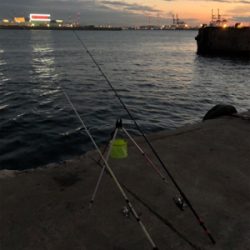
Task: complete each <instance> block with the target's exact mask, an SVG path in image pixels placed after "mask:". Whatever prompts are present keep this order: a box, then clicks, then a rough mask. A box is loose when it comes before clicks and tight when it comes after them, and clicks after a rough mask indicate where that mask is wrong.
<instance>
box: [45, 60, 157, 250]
mask: <svg viewBox="0 0 250 250" xmlns="http://www.w3.org/2000/svg"><path fill="white" fill-rule="evenodd" d="M42 61H43V60H42ZM55 84H56V83H55ZM57 85H58V86H59V88H60V89H61V91H62V93H63V94H64V96H65V98H66V99H67V101H68V103H69V105H70V106H71V108H72V110H73V111H74V113H75V115H76V117H77V118H78V120H79V121H80V123H81V124H82V126H83V128H84V130H85V132H86V134H87V135H88V137H89V138H90V140H91V142H92V144H93V145H94V147H95V149H96V151H97V152H98V154H99V156H100V158H101V160H102V161H103V164H104V165H105V168H104V170H105V169H107V170H108V173H109V175H110V176H111V178H112V179H113V181H114V182H115V184H116V186H117V188H118V190H119V191H120V193H121V195H122V196H123V198H124V200H125V202H126V204H127V206H128V207H129V211H131V213H132V215H133V216H134V217H135V219H136V221H137V223H138V224H139V225H140V227H141V229H142V231H143V233H144V235H145V236H146V238H147V240H148V241H149V243H150V245H151V246H152V249H153V250H158V247H157V246H156V244H155V243H154V241H153V239H152V237H151V235H150V234H149V232H148V230H147V229H146V227H145V225H144V224H143V222H142V220H141V219H140V216H139V215H138V213H137V212H136V210H135V208H134V206H133V204H132V203H131V201H130V200H129V198H128V196H127V194H126V192H125V191H124V188H123V187H122V185H121V184H120V182H119V181H118V179H117V177H116V175H115V174H114V172H113V170H112V169H111V167H110V165H109V164H108V162H107V161H106V159H105V158H104V156H103V154H102V152H101V150H100V148H99V147H98V145H97V143H96V142H95V139H94V138H93V136H92V134H91V133H90V131H89V129H88V128H87V126H86V124H85V123H84V121H83V119H82V118H81V116H80V114H79V113H78V111H77V109H76V107H75V106H74V104H73V102H72V101H71V99H70V97H69V95H68V94H67V92H66V91H65V90H64V88H63V87H62V85H61V84H60V83H59V82H57ZM99 179H101V178H100V177H99ZM94 195H95V193H94ZM92 198H93V197H92Z"/></svg>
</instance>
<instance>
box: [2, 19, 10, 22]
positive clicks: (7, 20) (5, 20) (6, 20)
mask: <svg viewBox="0 0 250 250" xmlns="http://www.w3.org/2000/svg"><path fill="white" fill-rule="evenodd" d="M2 22H3V23H9V22H10V21H9V19H3V20H2Z"/></svg>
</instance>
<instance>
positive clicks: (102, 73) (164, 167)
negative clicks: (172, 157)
mask: <svg viewBox="0 0 250 250" xmlns="http://www.w3.org/2000/svg"><path fill="white" fill-rule="evenodd" d="M73 33H74V34H75V36H76V38H77V39H78V40H79V42H80V44H81V45H82V47H83V48H84V50H85V51H86V53H87V54H88V55H89V57H90V58H91V59H92V61H93V63H94V64H95V65H96V67H97V68H98V70H99V71H100V73H101V75H102V76H103V78H104V79H105V80H106V82H107V84H108V85H109V87H110V88H111V89H112V91H113V92H114V94H115V96H116V97H117V99H118V100H119V102H120V104H121V105H122V107H123V108H124V109H125V110H126V112H127V114H128V116H129V117H130V119H131V120H132V121H133V122H134V124H135V126H136V128H137V130H138V131H139V132H140V133H141V135H142V137H143V138H144V140H145V141H146V143H147V144H148V146H149V147H150V149H151V150H152V152H153V153H154V155H155V157H156V158H157V160H158V161H159V162H160V165H161V166H162V168H163V169H164V170H165V172H166V173H167V175H168V176H169V178H170V179H171V181H172V183H173V184H174V186H175V187H176V189H177V190H178V191H179V193H180V195H181V196H182V198H183V199H184V201H185V202H186V204H187V205H188V207H189V208H190V210H191V211H192V213H193V215H194V217H195V218H196V219H197V221H198V223H199V225H200V226H201V228H202V229H203V230H204V232H205V233H206V235H207V236H208V237H209V239H210V241H211V242H212V243H213V244H216V241H215V239H214V238H213V236H212V234H211V233H210V232H209V231H208V229H207V227H206V225H205V223H204V222H203V221H202V219H201V218H200V216H199V214H198V213H197V212H196V210H195V209H194V207H193V206H192V204H191V202H190V201H189V199H188V198H187V196H186V195H185V193H184V192H183V191H182V189H181V187H180V185H179V184H178V183H177V181H176V180H175V178H174V177H173V175H172V174H171V173H170V171H169V170H168V168H167V167H166V165H165V163H164V162H163V161H162V159H161V158H160V156H159V154H158V153H157V151H156V150H155V148H154V147H153V145H152V144H151V142H150V141H149V139H148V138H147V136H146V135H145V133H144V132H143V130H142V129H141V127H140V126H139V124H138V123H137V122H136V120H135V118H134V117H133V115H132V114H131V112H130V111H129V109H128V108H127V106H126V104H125V103H124V102H123V100H122V99H121V97H120V95H119V94H118V92H117V90H116V89H115V88H114V86H113V84H112V83H111V82H110V80H109V78H108V77H107V76H106V74H105V73H104V71H103V70H102V68H101V66H100V65H99V63H98V62H97V61H96V59H95V58H94V56H93V55H92V53H91V52H90V51H89V49H88V47H87V46H86V45H85V43H84V42H83V40H82V39H81V38H80V37H79V35H78V34H77V33H76V32H75V31H74V30H73Z"/></svg>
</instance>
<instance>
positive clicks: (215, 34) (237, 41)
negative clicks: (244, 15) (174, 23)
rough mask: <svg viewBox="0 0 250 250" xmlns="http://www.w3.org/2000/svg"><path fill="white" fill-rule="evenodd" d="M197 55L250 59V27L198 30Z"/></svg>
mask: <svg viewBox="0 0 250 250" xmlns="http://www.w3.org/2000/svg"><path fill="white" fill-rule="evenodd" d="M195 39H196V41H197V46H198V48H197V54H199V55H225V56H240V57H245V58H250V27H244V28H234V27H227V28H223V27H205V28H201V29H199V33H198V36H197V37H196V38H195Z"/></svg>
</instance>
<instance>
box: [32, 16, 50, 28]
mask: <svg viewBox="0 0 250 250" xmlns="http://www.w3.org/2000/svg"><path fill="white" fill-rule="evenodd" d="M29 21H30V23H31V26H49V25H50V21H51V19H50V14H30V19H29Z"/></svg>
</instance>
